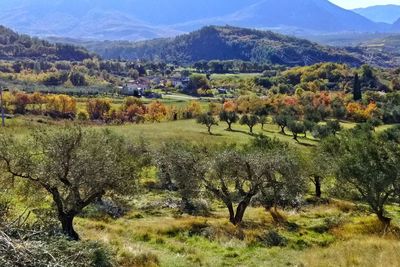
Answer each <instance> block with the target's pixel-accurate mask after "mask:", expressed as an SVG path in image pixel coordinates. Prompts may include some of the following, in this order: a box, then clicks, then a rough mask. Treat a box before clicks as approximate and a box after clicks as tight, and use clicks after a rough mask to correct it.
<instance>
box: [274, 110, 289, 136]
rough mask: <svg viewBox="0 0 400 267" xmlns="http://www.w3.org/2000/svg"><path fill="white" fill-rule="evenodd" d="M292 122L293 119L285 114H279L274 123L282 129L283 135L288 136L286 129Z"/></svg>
mask: <svg viewBox="0 0 400 267" xmlns="http://www.w3.org/2000/svg"><path fill="white" fill-rule="evenodd" d="M291 121H293V117H292V116H290V115H286V114H284V113H282V114H278V115H276V116H275V117H274V123H276V124H277V125H278V126H279V127H280V128H281V134H286V133H285V128H286V127H287V126H288V124H289V122H291Z"/></svg>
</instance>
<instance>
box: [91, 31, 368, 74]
mask: <svg viewBox="0 0 400 267" xmlns="http://www.w3.org/2000/svg"><path fill="white" fill-rule="evenodd" d="M88 47H90V48H91V49H93V51H95V52H96V53H99V54H100V55H101V56H103V57H104V58H118V57H121V58H125V59H146V60H163V61H167V62H179V63H190V62H196V61H200V60H214V59H216V60H233V59H237V60H244V61H254V62H259V63H273V64H282V65H288V66H294V65H310V64H314V63H317V62H323V61H332V62H344V63H348V64H350V65H358V64H360V63H361V62H360V61H359V60H358V59H356V58H355V57H353V56H350V55H349V54H347V53H345V52H344V51H343V50H339V49H334V48H328V47H323V46H320V45H317V44H315V43H312V42H310V41H307V40H303V39H298V38H294V37H288V36H285V35H281V34H276V33H273V32H270V31H259V30H251V29H245V28H237V27H231V26H225V27H219V26H209V27H204V28H202V29H201V30H199V31H195V32H192V33H190V34H185V35H181V36H178V37H176V38H170V39H155V40H151V41H143V42H137V43H129V42H103V43H97V44H93V45H89V46H88Z"/></svg>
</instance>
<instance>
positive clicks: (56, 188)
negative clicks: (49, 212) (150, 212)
mask: <svg viewBox="0 0 400 267" xmlns="http://www.w3.org/2000/svg"><path fill="white" fill-rule="evenodd" d="M127 147H128V146H127V144H126V143H125V141H124V140H123V139H122V138H120V137H118V136H116V135H115V134H112V133H111V132H110V131H95V130H86V129H85V130H83V129H81V128H79V127H74V126H65V127H63V128H60V129H57V130H49V129H39V130H36V131H34V132H33V133H31V134H30V135H29V136H28V137H26V138H24V139H22V138H17V137H14V136H12V134H1V135H0V164H1V166H2V167H3V169H4V170H5V172H6V173H8V174H10V175H11V176H13V177H17V178H21V179H25V180H28V181H30V182H32V183H33V184H35V185H38V186H39V187H41V188H43V189H44V190H45V191H46V192H47V193H49V194H50V195H51V197H52V200H53V202H54V204H55V207H56V210H57V213H58V219H59V221H60V223H61V225H62V230H63V232H64V233H65V234H66V235H67V236H69V237H70V238H72V239H74V240H78V239H79V235H78V233H76V231H75V230H74V226H73V220H74V218H75V216H76V215H78V214H79V213H80V212H81V211H82V210H83V209H84V208H85V207H86V206H88V205H89V204H91V203H92V202H94V201H95V200H96V199H99V198H101V197H102V196H104V195H105V194H106V193H107V192H110V191H116V192H124V191H126V190H128V189H129V188H131V187H132V185H133V184H134V178H135V169H136V164H135V163H134V161H133V157H131V156H130V152H129V151H128V149H127Z"/></svg>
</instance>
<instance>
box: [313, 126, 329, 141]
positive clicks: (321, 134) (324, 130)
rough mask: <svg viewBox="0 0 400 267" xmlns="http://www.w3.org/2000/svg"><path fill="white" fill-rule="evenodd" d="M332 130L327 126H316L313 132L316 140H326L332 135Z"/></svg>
mask: <svg viewBox="0 0 400 267" xmlns="http://www.w3.org/2000/svg"><path fill="white" fill-rule="evenodd" d="M332 134H333V133H332V130H331V128H329V127H328V126H327V125H316V126H315V127H314V129H313V131H312V135H313V137H314V138H319V139H324V138H327V137H328V136H330V135H332Z"/></svg>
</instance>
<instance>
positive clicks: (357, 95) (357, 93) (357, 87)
mask: <svg viewBox="0 0 400 267" xmlns="http://www.w3.org/2000/svg"><path fill="white" fill-rule="evenodd" d="M353 98H354V101H359V100H361V99H362V92H361V84H360V78H359V77H358V73H356V74H355V75H354V86H353Z"/></svg>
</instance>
